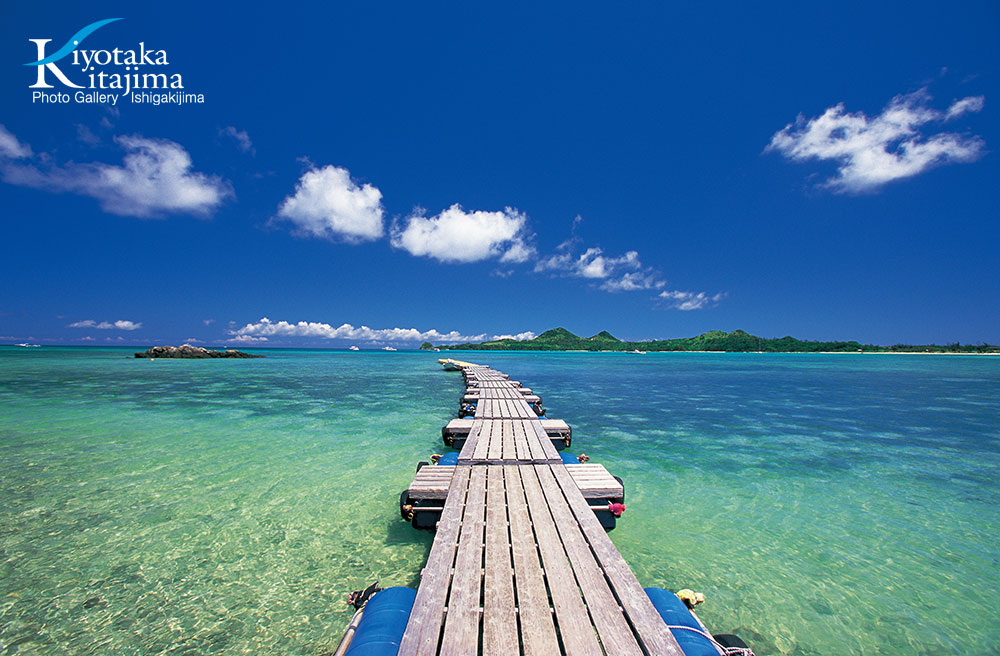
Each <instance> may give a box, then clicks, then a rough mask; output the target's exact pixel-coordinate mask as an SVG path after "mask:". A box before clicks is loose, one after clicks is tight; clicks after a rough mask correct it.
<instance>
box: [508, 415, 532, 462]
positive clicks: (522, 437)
mask: <svg viewBox="0 0 1000 656" xmlns="http://www.w3.org/2000/svg"><path fill="white" fill-rule="evenodd" d="M511 432H512V433H513V438H514V454H515V457H516V458H517V459H518V460H519V461H521V462H528V461H530V460H531V448H530V447H529V446H528V436H527V434H526V433H525V432H524V425H523V423H522V422H520V421H512V422H511Z"/></svg>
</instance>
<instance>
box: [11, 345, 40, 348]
mask: <svg viewBox="0 0 1000 656" xmlns="http://www.w3.org/2000/svg"><path fill="white" fill-rule="evenodd" d="M14 346H20V347H21V348H40V347H41V346H42V345H41V344H15V345H14Z"/></svg>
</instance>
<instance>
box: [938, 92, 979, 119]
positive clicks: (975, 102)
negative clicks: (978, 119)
mask: <svg viewBox="0 0 1000 656" xmlns="http://www.w3.org/2000/svg"><path fill="white" fill-rule="evenodd" d="M985 104H986V98H985V97H983V96H969V97H967V98H962V99H961V100H956V101H955V102H953V103H952V104H951V107H949V108H948V112H947V114H945V120H948V121H950V120H951V119H953V118H956V117H958V116H961V115H962V114H965V113H966V112H979V111H982V109H983V106H984V105H985Z"/></svg>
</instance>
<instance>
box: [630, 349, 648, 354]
mask: <svg viewBox="0 0 1000 656" xmlns="http://www.w3.org/2000/svg"><path fill="white" fill-rule="evenodd" d="M629 353H637V354H638V355H646V352H645V351H640V350H639V349H635V350H634V351H629Z"/></svg>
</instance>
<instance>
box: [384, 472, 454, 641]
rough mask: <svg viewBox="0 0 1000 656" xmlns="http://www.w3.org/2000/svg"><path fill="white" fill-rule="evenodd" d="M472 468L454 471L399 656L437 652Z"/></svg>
mask: <svg viewBox="0 0 1000 656" xmlns="http://www.w3.org/2000/svg"><path fill="white" fill-rule="evenodd" d="M471 469H472V468H471V467H456V468H455V477H454V479H452V487H451V489H450V490H449V492H448V499H447V500H446V501H445V504H444V511H443V512H442V513H441V520H440V521H439V522H438V526H437V534H436V535H435V536H434V544H433V545H432V546H431V553H430V555H429V556H428V557H427V564H426V565H425V566H424V569H423V572H422V573H421V577H420V587H419V588H418V589H417V597H416V599H415V600H414V603H413V610H412V611H411V612H410V619H409V620H408V621H407V623H406V630H405V631H404V632H403V639H402V641H401V642H400V645H399V656H417V655H421V656H422V655H427V656H430V655H432V654H434V653H435V652H436V651H437V645H438V637H439V636H440V633H441V623H442V621H443V619H444V603H445V599H447V596H448V587H449V585H450V583H451V567H452V564H453V563H454V562H455V551H456V549H457V546H458V536H459V529H460V527H461V523H462V522H461V520H462V514H463V512H464V510H465V499H466V493H467V492H468V489H469V476H470V474H471Z"/></svg>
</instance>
